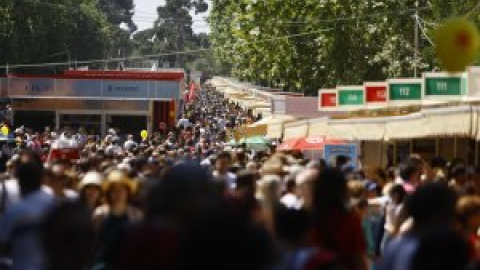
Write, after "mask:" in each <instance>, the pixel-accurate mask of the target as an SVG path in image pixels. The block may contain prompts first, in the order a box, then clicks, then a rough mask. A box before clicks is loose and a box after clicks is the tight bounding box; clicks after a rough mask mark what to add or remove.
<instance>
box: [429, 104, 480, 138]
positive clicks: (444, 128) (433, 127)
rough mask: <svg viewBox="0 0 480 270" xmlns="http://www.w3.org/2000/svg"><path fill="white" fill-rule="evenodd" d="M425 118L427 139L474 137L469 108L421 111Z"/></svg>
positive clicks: (459, 107) (472, 115)
mask: <svg viewBox="0 0 480 270" xmlns="http://www.w3.org/2000/svg"><path fill="white" fill-rule="evenodd" d="M422 113H423V114H424V115H425V117H426V118H427V120H426V126H425V127H424V129H425V133H426V136H428V137H440V136H442V137H444V136H459V137H469V136H474V133H475V132H474V131H475V129H474V128H476V127H475V126H474V121H473V120H474V114H473V113H472V107H470V106H458V107H448V108H440V109H438V108H437V109H427V110H422Z"/></svg>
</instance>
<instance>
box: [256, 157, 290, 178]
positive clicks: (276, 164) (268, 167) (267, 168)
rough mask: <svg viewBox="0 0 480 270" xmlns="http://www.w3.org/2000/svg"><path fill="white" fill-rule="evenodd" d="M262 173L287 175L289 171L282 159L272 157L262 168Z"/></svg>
mask: <svg viewBox="0 0 480 270" xmlns="http://www.w3.org/2000/svg"><path fill="white" fill-rule="evenodd" d="M261 174H262V175H285V174H288V171H287V170H286V169H285V166H284V165H283V163H282V161H281V160H280V159H276V158H271V159H269V160H267V161H266V162H265V163H264V164H263V166H262V169H261Z"/></svg>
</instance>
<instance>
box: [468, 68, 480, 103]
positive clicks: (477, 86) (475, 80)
mask: <svg viewBox="0 0 480 270" xmlns="http://www.w3.org/2000/svg"><path fill="white" fill-rule="evenodd" d="M467 92H468V93H467V95H468V96H469V97H476V98H479V97H480V67H469V68H468V91H467Z"/></svg>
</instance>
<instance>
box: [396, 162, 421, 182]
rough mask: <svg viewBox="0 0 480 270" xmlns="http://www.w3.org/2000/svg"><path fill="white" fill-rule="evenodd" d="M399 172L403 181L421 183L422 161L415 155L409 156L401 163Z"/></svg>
mask: <svg viewBox="0 0 480 270" xmlns="http://www.w3.org/2000/svg"><path fill="white" fill-rule="evenodd" d="M399 173H400V177H401V178H402V179H403V181H405V182H407V183H410V184H412V185H415V184H419V183H420V181H421V176H422V173H423V169H422V161H421V160H420V159H418V158H414V157H411V158H409V159H408V160H407V161H406V162H405V163H402V164H400V165H399Z"/></svg>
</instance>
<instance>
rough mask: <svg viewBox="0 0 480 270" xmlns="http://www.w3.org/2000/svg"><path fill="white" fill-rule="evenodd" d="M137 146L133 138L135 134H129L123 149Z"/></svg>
mask: <svg viewBox="0 0 480 270" xmlns="http://www.w3.org/2000/svg"><path fill="white" fill-rule="evenodd" d="M137 146H138V144H137V143H136V142H135V141H134V140H133V135H132V134H128V136H127V140H126V141H125V143H124V144H123V149H132V148H136V147H137Z"/></svg>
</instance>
